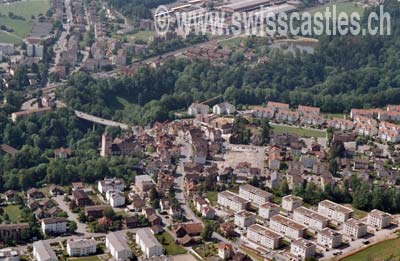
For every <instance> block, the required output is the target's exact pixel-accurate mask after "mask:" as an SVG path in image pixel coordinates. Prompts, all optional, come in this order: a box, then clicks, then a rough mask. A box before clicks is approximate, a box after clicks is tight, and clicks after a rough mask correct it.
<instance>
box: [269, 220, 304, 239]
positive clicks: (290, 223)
mask: <svg viewBox="0 0 400 261" xmlns="http://www.w3.org/2000/svg"><path fill="white" fill-rule="evenodd" d="M269 227H270V228H271V229H272V230H274V231H276V232H278V233H281V234H283V235H285V236H287V237H288V238H291V239H297V238H301V237H303V235H304V233H305V231H306V227H305V226H303V225H301V224H299V223H297V222H295V221H294V220H292V219H289V218H287V217H284V216H282V215H276V216H273V217H271V220H270V222H269Z"/></svg>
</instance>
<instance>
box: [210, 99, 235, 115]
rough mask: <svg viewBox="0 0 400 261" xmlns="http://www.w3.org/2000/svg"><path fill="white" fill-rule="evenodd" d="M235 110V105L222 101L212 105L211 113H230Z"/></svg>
mask: <svg viewBox="0 0 400 261" xmlns="http://www.w3.org/2000/svg"><path fill="white" fill-rule="evenodd" d="M235 111H236V108H235V106H234V105H232V104H230V103H229V102H223V103H220V104H216V105H214V106H213V113H214V114H217V115H221V114H228V115H232V114H234V113H235Z"/></svg>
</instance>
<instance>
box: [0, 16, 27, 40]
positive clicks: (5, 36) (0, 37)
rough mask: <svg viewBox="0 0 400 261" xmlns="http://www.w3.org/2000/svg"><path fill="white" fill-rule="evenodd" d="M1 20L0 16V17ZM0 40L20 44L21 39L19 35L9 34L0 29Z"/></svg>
mask: <svg viewBox="0 0 400 261" xmlns="http://www.w3.org/2000/svg"><path fill="white" fill-rule="evenodd" d="M0 20H1V18H0ZM0 23H1V21H0ZM0 42H2V43H12V44H20V43H22V40H21V39H20V38H19V37H16V36H13V35H9V34H7V33H5V32H2V31H0Z"/></svg>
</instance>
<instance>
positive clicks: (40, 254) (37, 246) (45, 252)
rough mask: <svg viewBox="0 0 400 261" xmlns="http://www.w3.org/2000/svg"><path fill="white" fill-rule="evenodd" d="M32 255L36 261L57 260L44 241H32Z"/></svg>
mask: <svg viewBox="0 0 400 261" xmlns="http://www.w3.org/2000/svg"><path fill="white" fill-rule="evenodd" d="M33 257H34V258H35V260H36V261H58V257H57V256H56V254H55V253H54V251H53V249H52V248H51V247H50V245H49V244H48V243H47V242H46V241H43V240H41V241H37V242H35V243H33Z"/></svg>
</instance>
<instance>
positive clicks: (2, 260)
mask: <svg viewBox="0 0 400 261" xmlns="http://www.w3.org/2000/svg"><path fill="white" fill-rule="evenodd" d="M0 261H19V254H18V251H17V250H13V249H12V248H11V247H9V248H3V249H0Z"/></svg>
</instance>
